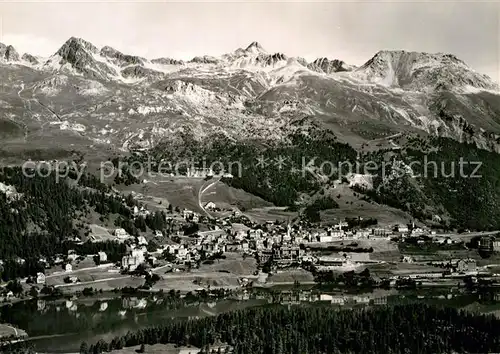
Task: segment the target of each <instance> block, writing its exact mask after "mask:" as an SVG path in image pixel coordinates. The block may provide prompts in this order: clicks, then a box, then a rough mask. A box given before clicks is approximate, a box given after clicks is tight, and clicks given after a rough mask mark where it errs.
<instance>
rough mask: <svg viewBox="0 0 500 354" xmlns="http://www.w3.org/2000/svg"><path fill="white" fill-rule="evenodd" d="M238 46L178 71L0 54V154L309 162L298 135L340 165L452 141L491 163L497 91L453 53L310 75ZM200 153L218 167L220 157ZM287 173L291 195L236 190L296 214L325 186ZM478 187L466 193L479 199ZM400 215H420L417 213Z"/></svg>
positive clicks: (105, 57)
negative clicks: (187, 144)
mask: <svg viewBox="0 0 500 354" xmlns="http://www.w3.org/2000/svg"><path fill="white" fill-rule="evenodd" d="M243 48H244V49H243ZM243 48H239V49H236V50H235V51H233V52H230V53H226V54H223V55H221V56H217V57H215V56H208V55H200V56H197V57H194V58H193V59H191V60H189V61H180V60H176V59H173V58H169V57H168V56H167V57H164V58H157V59H152V60H150V59H147V58H144V57H141V56H137V55H130V54H126V53H122V52H120V51H119V50H117V49H114V48H113V47H111V46H105V47H103V48H97V47H96V46H94V45H93V44H92V43H90V42H88V41H85V40H83V39H80V38H74V37H72V38H70V39H69V40H68V41H66V42H65V43H64V44H63V45H62V46H61V47H60V48H59V49H58V50H57V51H56V52H55V53H54V55H52V56H50V57H49V58H40V57H36V56H34V55H31V54H24V55H22V56H21V57H20V56H19V54H17V52H15V49H14V48H12V47H9V46H7V45H0V79H1V80H0V85H1V90H0V107H1V109H0V128H1V129H2V133H1V137H2V139H1V141H0V154H1V156H8V157H11V156H13V155H15V154H21V155H22V156H23V157H34V156H39V155H40V150H46V151H57V154H64V153H65V152H67V153H68V154H70V152H71V151H73V150H76V151H82V152H85V153H88V154H93V155H97V156H100V157H102V156H103V155H104V156H106V155H109V154H112V153H118V154H126V153H129V152H130V151H137V150H141V151H143V152H144V151H152V150H151V149H154V148H155V147H158V146H170V145H169V144H170V143H176V142H179V141H181V142H182V141H183V139H184V137H185V136H189V137H190V138H191V139H192V140H194V141H196V142H197V144H201V146H204V144H208V143H211V142H214V141H217V139H220V138H221V137H223V138H224V139H225V140H223V141H225V142H226V143H225V144H226V145H228V146H232V145H229V142H230V143H231V144H235V146H236V147H235V149H236V148H238V149H240V145H241V146H243V147H247V146H257V147H259V148H262V147H265V149H266V150H265V152H266V153H269V154H270V156H273V157H275V155H276V154H278V153H279V152H286V153H287V154H293V155H294V157H297V156H299V155H300V154H301V152H302V153H303V152H304V151H307V144H306V143H303V144H302V143H297V141H296V139H297V138H296V137H297V136H299V137H311V136H323V135H322V134H327V135H330V137H334V140H331V139H330V138H328V139H325V141H326V142H325V144H328V148H335V149H336V148H337V147H339V146H342V148H341V149H343V146H344V145H342V144H347V145H346V146H349V149H352V151H351V150H349V151H350V152H349V157H348V158H349V161H351V160H353V159H354V157H353V156H352V152H353V151H358V152H360V151H361V152H365V153H366V152H370V151H382V153H383V154H388V155H387V156H390V154H399V153H400V152H402V153H404V151H405V149H406V147H405V143H406V142H407V141H410V140H411V139H414V138H415V137H419V138H424V139H427V140H429V139H430V140H429V141H434V140H432V139H434V138H437V137H438V138H451V139H453V141H456V142H460V143H467V144H470V145H467V146H472V148H473V149H475V148H478V147H479V148H482V149H486V150H489V151H493V152H500V95H499V91H498V85H497V84H496V83H494V82H493V81H492V80H491V79H490V78H488V77H486V76H485V75H482V74H479V73H477V72H475V71H474V70H473V69H471V68H469V67H468V66H467V65H466V64H465V63H464V62H463V61H461V60H460V59H458V58H456V57H455V56H453V55H450V54H439V53H438V54H429V53H417V52H405V51H380V52H378V53H376V54H375V55H374V56H373V57H372V58H371V59H370V60H368V61H367V62H366V63H365V64H364V65H362V66H361V67H359V68H356V67H353V66H351V65H349V64H347V63H345V62H343V61H342V60H341V59H333V60H330V59H327V58H318V59H317V60H314V61H313V62H311V63H308V62H307V61H305V60H304V59H302V58H299V57H292V56H288V55H286V54H284V53H279V52H278V53H275V52H271V51H269V52H268V51H266V50H265V49H264V48H263V47H262V46H261V45H260V44H259V43H258V42H253V43H251V44H250V45H248V46H246V47H243ZM166 54H167V55H168V53H166ZM321 139H323V138H321ZM332 139H333V138H332ZM321 141H323V140H321ZM333 141H334V142H333ZM434 143H435V141H434ZM336 144H340V145H336ZM208 145H210V146H211V144H208ZM193 146H198V145H193ZM243 147H241V149H242V150H241V151H246V150H245V148H243ZM328 148H327V149H328ZM197 149H198V150H199V149H200V148H199V146H198V147H197ZM318 149H319V148H318ZM203 151H205V150H203ZM252 151H253V150H252ZM320 152H321V150H320ZM206 153H207V154H210V156H216V157H218V158H220V159H224V158H227V156H226V155H225V154H227V151H226V150H224V149H214V150H208V151H206ZM58 156H59V155H58ZM238 156H239V155H238ZM481 156H483V155H481ZM488 156H489V155H488ZM247 157H248V156H247ZM49 158H50V154H49ZM250 160H251V159H250ZM250 160H249V161H250ZM297 161H298V160H297ZM247 162H248V161H247ZM248 163H249V162H248ZM249 164H250V163H249ZM289 172H290V173H289V174H288V176H289V177H290V178H292V179H293V182H291V183H288V182H289V181H287V180H284V181H282V180H280V178H282V177H283V176H284V175H283V174H280V171H274V172H272V174H271V175H265V176H262V179H261V180H259V181H254V180H253V179H252V178H250V177H249V176H246V177H243V179H242V180H240V186H245V188H247V189H251V191H252V192H255V193H258V190H259V189H261V190H263V191H264V192H262V193H264V194H265V196H266V198H267V199H268V200H272V201H274V202H275V203H277V204H280V205H289V206H293V200H294V199H297V200H296V201H298V202H299V204H300V203H302V204H303V203H307V200H309V197H310V196H311V195H313V194H314V193H318V192H319V190H318V188H320V187H319V186H321V184H325V185H329V184H333V183H334V181H333V177H331V178H328V177H326V178H325V176H320V175H316V176H315V177H314V178H315V179H316V180H312V181H311V180H309V177H308V178H307V179H305V180H302V179H300V178H299V177H297V176H296V175H295V173H294V172H293V171H289ZM251 173H252V174H253V175H256V172H255V171H252V172H251ZM242 181H243V182H242ZM318 181H320V182H321V183H319V182H318ZM257 182H258V183H257ZM282 182H283V183H282ZM397 182H398V183H403V182H404V180H398V181H397ZM410 182H411V183H410ZM287 183H288V185H292V186H294V187H293V188H291V189H290V188H289V187H286V185H287ZM409 183H410V184H409V186H412V187H414V193H413V196H418V198H416V199H418V203H420V204H422V205H432V206H433V207H434V209H435V210H440V211H439V213H441V214H444V213H445V211H446V213H447V215H448V216H450V217H454V218H456V217H457V216H456V215H458V214H453V212H452V210H451V207H449V206H446V205H444V206H443V203H444V202H445V201H444V200H437V199H435V198H433V197H432V196H430V195H429V193H431V192H430V191H433V190H434V187H435V186H434V187H432V188H431V187H429V186H427V185H423V184H421V183H420V184H418V183H416V182H415V181H412V180H409ZM492 183H493V182H492ZM403 185H405V184H404V183H403ZM276 188H278V189H279V190H278V189H276ZM390 188H392V187H390ZM484 188H488V186H487V185H480V186H479V187H478V192H477V193H476V194H477V195H478V196H481V195H483V196H484V194H482V192H483V189H484ZM292 189H293V190H292ZM376 189H377V191H380V193H386V192H383V191H384V189H383V187H380V185H377V186H376ZM392 189H393V190H396V189H397V188H392ZM471 190H473V188H472V187H471ZM274 192H276V196H273V195H272V194H273V193H274ZM375 192H376V191H375ZM375 192H374V193H375ZM283 195H284V196H283ZM279 196H280V197H279ZM472 197H473V196H471V198H472ZM496 197H497V194H496V193H493V194H492V197H491V198H496ZM499 197H500V196H499ZM394 198H395V200H396V199H397V198H399V197H396V196H395V197H394ZM409 203H410V204H412V203H414V201H409ZM491 205H492V208H493V209H492V210H493V211H494V212H496V210H497V207H496V204H494V203H493V204H491ZM400 207H403V206H401V205H400ZM499 209H500V208H499ZM408 210H413V212H415V213H417V214H418V215H425V217H428V214H427V211H426V210H422V208H420V207H413V209H411V208H409V207H408ZM499 211H500V210H499ZM453 215H455V216H453ZM485 215H486V214H485Z"/></svg>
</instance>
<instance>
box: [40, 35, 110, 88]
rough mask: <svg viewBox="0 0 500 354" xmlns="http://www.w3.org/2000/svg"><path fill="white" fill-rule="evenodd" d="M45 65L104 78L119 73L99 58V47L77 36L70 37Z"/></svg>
mask: <svg viewBox="0 0 500 354" xmlns="http://www.w3.org/2000/svg"><path fill="white" fill-rule="evenodd" d="M45 66H46V67H49V68H53V69H56V70H58V69H67V68H72V69H73V70H75V71H76V72H78V73H80V74H83V75H87V76H89V77H92V78H97V79H103V80H109V79H110V78H112V77H116V76H117V75H118V73H117V72H116V70H115V69H113V68H112V67H111V66H109V65H107V64H106V63H104V62H102V61H100V60H99V49H98V48H97V47H96V46H95V45H93V44H92V43H90V42H88V41H86V40H84V39H81V38H76V37H71V38H70V39H68V40H67V41H66V42H65V43H64V44H63V45H62V47H61V48H59V50H58V51H57V52H56V53H55V54H54V55H53V56H52V57H51V58H50V59H49V60H48V61H47V62H46V63H45Z"/></svg>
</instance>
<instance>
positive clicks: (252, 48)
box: [245, 42, 267, 54]
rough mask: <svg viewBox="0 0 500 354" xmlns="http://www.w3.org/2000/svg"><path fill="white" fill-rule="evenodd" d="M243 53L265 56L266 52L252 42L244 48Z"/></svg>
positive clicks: (258, 44) (256, 43)
mask: <svg viewBox="0 0 500 354" xmlns="http://www.w3.org/2000/svg"><path fill="white" fill-rule="evenodd" d="M245 52H247V53H253V54H266V53H267V52H266V50H265V49H264V48H263V47H262V46H261V45H260V43H259V42H252V43H250V45H249V46H248V47H246V49H245Z"/></svg>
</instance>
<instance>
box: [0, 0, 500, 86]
mask: <svg viewBox="0 0 500 354" xmlns="http://www.w3.org/2000/svg"><path fill="white" fill-rule="evenodd" d="M0 16H1V17H0V18H1V20H2V21H1V26H0V42H3V43H6V44H12V45H14V46H15V47H16V49H17V50H18V51H19V52H21V53H24V52H29V53H31V54H38V55H43V56H48V55H51V54H53V53H54V52H56V51H57V49H58V48H59V47H60V46H61V45H62V44H63V43H64V42H65V41H66V40H67V39H68V38H69V37H71V36H76V37H81V38H84V39H86V40H88V41H90V42H92V43H94V44H95V45H96V46H98V47H101V46H104V45H110V46H112V47H114V48H116V49H118V50H120V51H122V52H125V53H128V54H136V55H141V56H144V57H147V58H155V57H162V56H165V57H172V58H178V59H190V58H192V57H193V56H195V55H203V54H208V55H221V54H223V53H227V52H231V51H233V50H235V49H237V48H239V47H246V46H247V45H248V44H250V42H252V41H258V42H260V44H261V45H262V46H263V47H264V48H265V49H266V50H267V51H268V52H283V53H285V54H286V55H289V56H302V57H305V58H306V59H308V60H312V59H314V58H316V57H328V58H329V59H341V60H344V61H346V62H347V63H350V64H355V65H361V64H363V63H364V62H365V61H367V60H368V59H370V58H371V57H372V56H373V55H374V54H375V53H376V52H377V51H379V50H382V49H404V50H407V51H426V52H444V53H452V54H455V55H456V56H458V57H459V58H460V59H462V60H464V61H465V62H466V63H467V64H468V65H469V66H471V67H472V68H473V69H475V70H477V71H479V72H482V73H485V74H488V75H490V76H491V77H492V78H493V79H495V80H496V81H499V82H500V71H499V66H500V63H499V58H500V49H499V48H500V45H499V39H500V32H499V30H500V26H499V3H498V2H475V3H474V2H464V1H454V2H451V1H448V2H437V1H427V2H423V1H420V2H418V1H403V0H402V1H396V2H366V1H364V2H361V1H357V2H354V1H353V2H350V1H337V2H326V1H325V2H305V1H302V2H272V3H271V2H255V1H253V2H252V1H232V2H207V1H199V2H182V3H181V2H172V1H161V0H157V1H149V2H146V1H141V0H136V1H108V2H102V1H85V2H83V1H80V2H77V1H57V2H47V1H44V2H42V1H11V2H9V1H2V0H0Z"/></svg>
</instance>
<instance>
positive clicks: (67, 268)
mask: <svg viewBox="0 0 500 354" xmlns="http://www.w3.org/2000/svg"><path fill="white" fill-rule="evenodd" d="M64 270H65V271H66V272H68V273H69V272H72V271H73V266H72V265H71V264H69V263H68V264H66V265H65V266H64Z"/></svg>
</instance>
